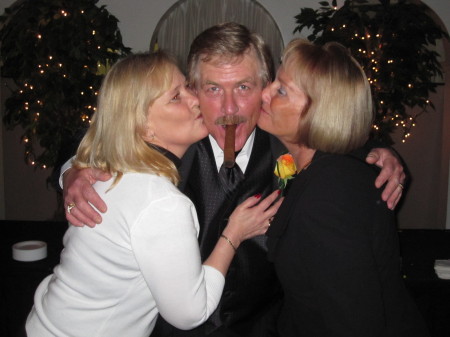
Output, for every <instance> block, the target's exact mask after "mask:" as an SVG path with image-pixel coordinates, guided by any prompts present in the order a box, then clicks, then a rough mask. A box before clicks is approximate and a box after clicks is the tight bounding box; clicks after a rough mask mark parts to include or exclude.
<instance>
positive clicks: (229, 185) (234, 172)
mask: <svg viewBox="0 0 450 337" xmlns="http://www.w3.org/2000/svg"><path fill="white" fill-rule="evenodd" d="M219 178H220V182H221V183H222V186H223V188H224V189H225V192H226V194H227V196H228V197H230V196H231V195H232V194H233V192H234V191H235V190H236V189H237V187H238V186H239V183H240V182H241V181H242V180H244V173H242V170H241V168H240V167H239V165H238V164H234V166H233V167H231V168H228V167H225V166H224V165H222V166H221V167H220V170H219Z"/></svg>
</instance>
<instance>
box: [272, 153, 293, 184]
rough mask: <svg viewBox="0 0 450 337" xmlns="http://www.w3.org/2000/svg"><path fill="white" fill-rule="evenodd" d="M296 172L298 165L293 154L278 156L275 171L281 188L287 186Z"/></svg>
mask: <svg viewBox="0 0 450 337" xmlns="http://www.w3.org/2000/svg"><path fill="white" fill-rule="evenodd" d="M296 172H297V167H296V166H295V162H294V158H293V157H292V155H291V154H289V153H286V154H283V155H282V156H280V157H278V159H277V163H276V164H275V170H274V172H273V173H275V175H276V176H277V177H278V182H279V185H280V189H284V188H285V187H286V185H287V182H288V180H290V179H292V178H293V175H294V174H295V173H296Z"/></svg>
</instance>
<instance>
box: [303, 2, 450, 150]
mask: <svg viewBox="0 0 450 337" xmlns="http://www.w3.org/2000/svg"><path fill="white" fill-rule="evenodd" d="M319 4H320V5H321V7H320V8H319V9H318V10H314V9H311V8H302V9H301V12H300V14H298V15H297V16H295V19H296V23H297V26H296V28H295V30H294V33H295V32H301V31H302V30H303V29H304V28H310V29H312V31H311V35H309V36H308V39H309V40H310V41H314V43H317V44H324V43H326V42H328V41H338V42H340V43H342V44H343V45H345V46H346V47H348V48H349V49H350V51H351V53H352V55H353V56H354V57H355V59H357V61H358V62H359V63H360V64H361V65H362V67H363V68H364V71H365V73H366V75H367V77H368V78H369V81H370V83H371V87H372V93H373V98H374V109H375V112H376V114H375V121H374V134H375V135H376V136H377V137H378V138H381V139H383V140H384V141H385V142H387V143H388V144H392V139H391V136H390V134H391V133H392V131H393V130H394V129H396V128H398V127H401V128H402V130H403V141H405V139H406V138H407V137H408V136H409V135H410V132H411V128H412V127H413V126H414V125H415V123H416V118H417V117H418V116H419V115H420V114H422V113H423V112H426V111H427V109H428V108H429V107H431V108H433V109H434V105H433V103H432V102H430V100H429V95H430V93H431V92H435V91H436V88H437V86H438V85H440V84H442V83H438V82H437V80H436V79H440V78H442V68H441V64H440V62H439V54H438V53H437V52H436V51H434V50H432V48H430V46H431V45H433V46H434V45H436V41H437V40H438V39H443V38H446V39H448V37H449V36H448V34H447V33H446V32H445V31H444V30H442V29H441V27H440V26H439V25H437V24H436V23H435V22H434V21H433V19H431V18H430V16H429V15H428V13H429V10H428V8H427V7H426V6H425V5H423V4H412V3H409V2H408V1H405V0H403V1H402V0H399V1H398V2H395V3H392V4H391V3H390V1H389V0H379V1H371V2H370V3H369V2H368V1H367V0H346V1H345V2H344V4H343V6H342V7H341V8H340V9H337V8H336V1H335V0H334V1H332V3H331V4H330V3H329V2H327V1H321V2H319ZM406 107H410V108H414V107H418V108H420V109H418V110H419V112H418V113H412V112H411V110H407V109H406Z"/></svg>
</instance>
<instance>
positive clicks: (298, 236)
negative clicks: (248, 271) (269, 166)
mask: <svg viewBox="0 0 450 337" xmlns="http://www.w3.org/2000/svg"><path fill="white" fill-rule="evenodd" d="M376 175H377V172H375V171H374V169H373V168H372V167H371V166H369V165H367V164H365V163H364V162H363V161H361V160H357V159H355V158H354V157H352V156H345V155H331V154H325V153H321V152H319V151H317V152H316V154H315V156H314V158H313V161H312V163H311V165H310V166H309V167H308V168H307V169H306V170H304V171H303V172H301V173H300V174H299V175H298V176H297V177H296V178H295V179H294V180H293V183H292V185H291V186H290V188H289V191H288V193H287V196H286V199H285V201H284V202H283V204H282V206H281V208H280V209H279V211H278V213H277V215H276V217H275V220H274V222H273V223H272V225H271V227H270V229H269V230H268V232H267V236H268V237H269V239H268V246H269V258H270V260H272V261H274V264H275V267H276V271H277V274H278V277H279V279H280V282H281V284H282V287H283V290H284V293H285V296H284V303H283V308H282V310H281V314H280V316H279V318H278V324H277V330H278V333H279V334H280V336H282V337H286V336H295V337H298V336H307V337H319V336H320V337H337V336H342V337H353V336H354V337H362V336H364V337H370V336H392V337H394V336H395V337H399V336H405V337H406V336H408V337H412V336H428V333H427V331H426V329H425V325H424V323H423V320H422V318H421V317H420V314H419V313H418V310H417V308H416V307H415V305H414V304H413V302H412V300H411V299H410V298H409V295H408V294H407V291H406V289H405V287H404V284H403V281H402V279H401V275H400V268H399V251H398V236H397V230H396V225H395V221H394V214H393V212H392V211H390V210H389V209H388V208H387V207H386V204H385V202H383V201H382V200H381V190H379V189H376V188H375V186H374V180H375V177H376Z"/></svg>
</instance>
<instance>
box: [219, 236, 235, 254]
mask: <svg viewBox="0 0 450 337" xmlns="http://www.w3.org/2000/svg"><path fill="white" fill-rule="evenodd" d="M220 237H221V238H224V239H225V240H227V242H228V243H229V244H230V246H231V247H232V248H233V249H234V251H235V252H236V251H237V249H236V247H235V246H234V245H233V242H231V240H230V239H228V238H227V237H226V236H225V235H223V234H220Z"/></svg>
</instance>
